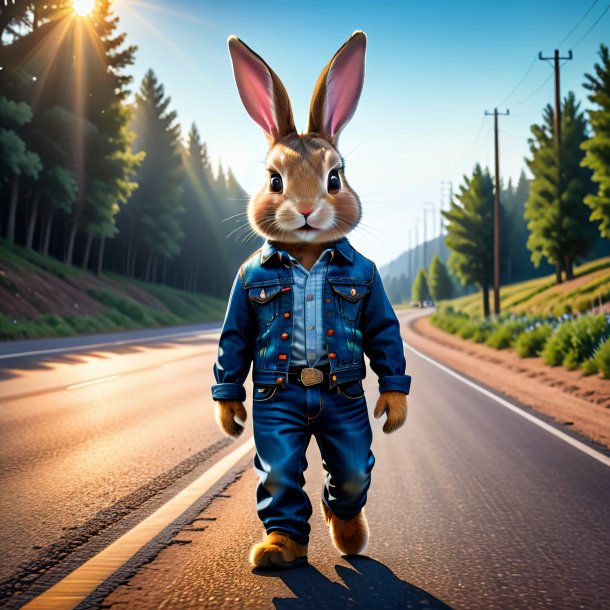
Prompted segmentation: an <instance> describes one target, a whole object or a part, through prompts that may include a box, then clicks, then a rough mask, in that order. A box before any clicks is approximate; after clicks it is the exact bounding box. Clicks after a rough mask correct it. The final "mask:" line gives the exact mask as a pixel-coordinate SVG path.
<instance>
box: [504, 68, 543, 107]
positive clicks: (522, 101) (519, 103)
mask: <svg viewBox="0 0 610 610" xmlns="http://www.w3.org/2000/svg"><path fill="white" fill-rule="evenodd" d="M551 78H553V73H552V72H551V73H550V74H549V75H548V76H547V77H546V78H545V79H544V80H543V81H542V83H540V85H539V86H538V87H536V89H534V91H532V92H531V93H530V94H529V95H528V96H527V97H524V98H523V99H522V100H521V101H519V102H517V103H516V104H511V105H512V107H513V108H517V107H518V106H521V105H522V104H525V102H528V101H529V100H531V99H532V98H533V97H534V95H536V93H538V92H539V91H540V90H541V89H542V88H543V87H544V86H545V85H546V84H547V83H548V82H549V81H550V80H551Z"/></svg>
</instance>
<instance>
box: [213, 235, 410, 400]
mask: <svg viewBox="0 0 610 610" xmlns="http://www.w3.org/2000/svg"><path fill="white" fill-rule="evenodd" d="M292 283H293V279H292V268H291V264H290V261H289V260H287V257H286V255H285V254H284V255H282V252H281V251H278V250H276V249H270V248H265V247H263V248H261V249H260V250H257V251H256V252H255V253H254V254H253V255H252V256H251V257H250V258H249V259H248V260H247V261H246V262H245V263H244V264H243V265H242V266H241V267H240V269H239V273H238V274H237V277H236V278H235V282H234V283H233V288H232V290H231V296H230V297H229V305H228V308H227V313H226V316H225V320H224V324H223V327H222V331H221V334H220V342H219V346H218V360H217V361H216V363H215V364H214V375H215V377H216V381H217V383H216V385H214V386H212V398H213V399H214V400H219V399H221V400H238V401H241V402H243V401H244V400H245V398H246V392H245V390H244V387H243V384H244V381H245V379H246V377H247V376H248V372H249V370H250V364H251V363H254V366H253V370H252V380H253V382H254V384H256V385H268V386H271V385H273V386H275V385H285V384H286V383H287V373H288V369H289V367H290V355H291V352H292V331H293V324H302V323H304V321H303V320H294V319H293V317H292V311H293V303H292ZM324 336H325V337H326V348H327V352H328V360H329V363H330V375H329V376H330V387H331V388H332V387H335V386H336V385H338V384H341V383H345V382H348V381H357V380H360V379H363V378H364V377H365V375H366V367H365V364H364V354H366V356H367V357H368V358H369V359H370V364H371V368H372V369H373V371H374V372H375V373H376V374H377V376H378V377H379V391H380V392H384V391H387V390H396V391H398V392H404V393H405V394H408V393H409V387H410V385H411V377H410V376H409V375H406V374H405V369H406V362H405V356H404V349H403V343H402V337H401V335H400V328H399V324H398V320H397V318H396V314H395V313H394V310H393V309H392V306H391V305H390V302H389V300H388V298H387V296H386V294H385V291H384V289H383V285H382V283H381V278H380V277H379V273H378V271H377V268H376V267H375V264H374V263H373V262H372V261H370V260H368V259H367V258H365V257H364V256H362V255H361V254H360V253H359V252H356V250H354V248H352V246H351V245H350V244H349V242H348V241H347V239H345V238H343V239H342V240H340V241H338V242H336V243H335V244H334V251H333V254H332V257H331V261H330V263H329V265H328V271H327V275H326V284H325V286H324Z"/></svg>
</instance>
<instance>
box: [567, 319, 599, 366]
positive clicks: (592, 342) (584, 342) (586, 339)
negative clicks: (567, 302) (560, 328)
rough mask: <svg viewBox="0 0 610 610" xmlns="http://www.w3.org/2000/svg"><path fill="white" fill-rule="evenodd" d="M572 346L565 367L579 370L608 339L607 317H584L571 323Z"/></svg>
mask: <svg viewBox="0 0 610 610" xmlns="http://www.w3.org/2000/svg"><path fill="white" fill-rule="evenodd" d="M570 326H571V330H572V332H571V345H570V348H569V350H568V352H567V354H566V355H565V358H564V363H563V364H564V366H565V367H567V368H569V369H575V368H577V367H578V366H579V365H580V364H581V363H582V362H584V361H585V360H587V359H588V358H590V357H591V356H592V355H593V352H594V351H595V349H596V348H597V347H598V346H599V345H600V343H601V342H602V341H603V340H604V339H606V338H607V337H608V334H609V332H610V325H609V324H608V320H607V319H606V317H605V316H592V315H589V316H583V317H582V318H579V319H578V320H575V321H574V322H572V323H571V325H570Z"/></svg>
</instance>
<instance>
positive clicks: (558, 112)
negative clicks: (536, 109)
mask: <svg viewBox="0 0 610 610" xmlns="http://www.w3.org/2000/svg"><path fill="white" fill-rule="evenodd" d="M572 57H573V55H572V51H568V56H567V57H560V56H559V50H558V49H555V53H554V54H553V57H544V56H543V55H542V51H540V53H538V59H540V60H541V61H549V60H553V63H554V64H555V115H554V116H553V119H554V120H553V123H554V124H553V129H554V131H555V145H556V146H557V150H558V151H559V150H560V149H561V88H560V83H559V72H560V66H559V62H560V61H561V60H565V61H570V60H571V59H572Z"/></svg>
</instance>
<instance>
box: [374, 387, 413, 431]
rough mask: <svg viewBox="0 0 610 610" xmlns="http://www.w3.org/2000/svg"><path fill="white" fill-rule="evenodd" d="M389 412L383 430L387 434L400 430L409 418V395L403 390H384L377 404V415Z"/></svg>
mask: <svg viewBox="0 0 610 610" xmlns="http://www.w3.org/2000/svg"><path fill="white" fill-rule="evenodd" d="M384 413H386V414H387V416H388V418H387V419H386V422H385V424H383V431H384V432H385V433H386V434H389V433H390V432H394V431H396V430H398V428H400V427H401V426H402V425H403V424H404V423H405V420H406V419H407V395H406V394H403V393H402V392H392V391H389V392H382V393H381V394H380V395H379V398H378V399H377V404H376V405H375V417H377V418H379V417H381V416H382V415H383V414H384Z"/></svg>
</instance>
